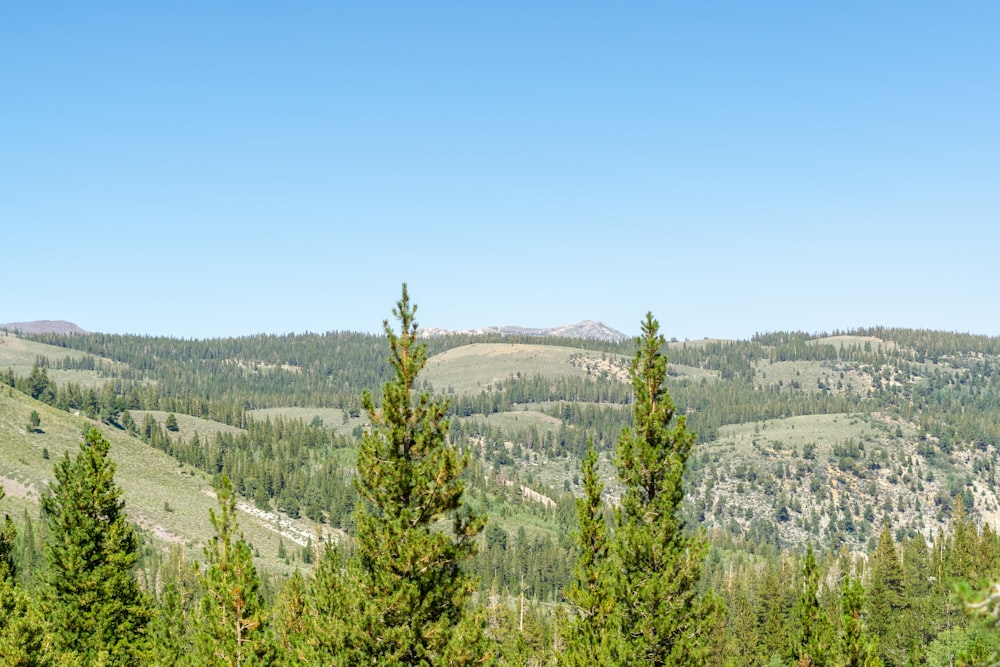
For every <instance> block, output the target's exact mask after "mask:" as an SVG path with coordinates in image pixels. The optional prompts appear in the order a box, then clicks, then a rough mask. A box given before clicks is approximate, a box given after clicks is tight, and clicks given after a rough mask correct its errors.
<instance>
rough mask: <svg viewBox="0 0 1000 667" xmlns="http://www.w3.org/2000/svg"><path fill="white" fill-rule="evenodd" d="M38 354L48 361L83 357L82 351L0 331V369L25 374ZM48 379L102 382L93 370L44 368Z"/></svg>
mask: <svg viewBox="0 0 1000 667" xmlns="http://www.w3.org/2000/svg"><path fill="white" fill-rule="evenodd" d="M39 356H45V357H48V358H49V360H50V361H52V360H56V359H65V358H66V357H69V358H71V359H80V358H81V357H84V356H86V355H84V353H83V352H79V351H77V350H70V349H67V348H64V347H56V346H54V345H45V344H44V343H36V342H34V341H30V340H22V339H21V338H18V337H17V336H14V335H13V334H5V333H3V332H2V331H0V370H7V369H8V368H9V369H11V370H12V371H14V373H15V374H17V375H20V376H21V377H25V376H27V375H28V374H29V373H30V372H31V367H32V366H33V365H34V364H35V361H36V360H37V359H38V357H39ZM46 374H47V375H48V376H49V379H50V380H54V381H55V382H58V383H59V384H63V383H65V382H75V383H77V384H79V385H80V386H82V387H96V386H99V385H100V384H101V383H103V382H104V379H103V378H101V377H100V376H99V375H98V374H97V373H96V372H95V371H74V370H65V371H64V370H54V369H48V370H46Z"/></svg>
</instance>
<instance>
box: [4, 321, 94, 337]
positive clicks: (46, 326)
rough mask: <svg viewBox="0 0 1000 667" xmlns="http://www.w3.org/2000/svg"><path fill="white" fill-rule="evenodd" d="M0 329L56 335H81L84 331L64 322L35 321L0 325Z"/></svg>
mask: <svg viewBox="0 0 1000 667" xmlns="http://www.w3.org/2000/svg"><path fill="white" fill-rule="evenodd" d="M0 329H6V330H7V331H20V332H21V333H29V334H39V333H57V334H83V333H87V332H86V331H85V330H83V329H81V328H80V327H78V326H76V325H75V324H73V323H72V322H67V321H66V320H35V321H34V322H11V323H10V324H0Z"/></svg>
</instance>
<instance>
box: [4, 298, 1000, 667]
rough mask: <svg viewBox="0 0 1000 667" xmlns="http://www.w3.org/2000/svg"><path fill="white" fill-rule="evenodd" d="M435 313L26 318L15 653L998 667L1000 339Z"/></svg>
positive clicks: (201, 661) (19, 347)
mask: <svg viewBox="0 0 1000 667" xmlns="http://www.w3.org/2000/svg"><path fill="white" fill-rule="evenodd" d="M420 314H421V315H422V313H420ZM417 315H418V309H417V306H416V305H415V303H414V302H413V301H412V300H411V298H410V295H409V293H408V290H407V287H406V285H404V286H403V289H402V295H401V296H400V298H399V300H398V301H397V302H396V304H395V306H394V307H393V308H392V309H391V316H390V317H388V318H387V320H386V322H385V323H384V330H383V333H382V334H379V335H374V334H363V333H351V332H330V333H325V334H310V333H306V334H287V335H255V336H247V337H240V338H220V339H209V340H186V339H175V338H168V337H151V336H136V335H114V334H99V333H74V334H54V333H36V334H27V333H22V332H16V331H4V332H3V333H2V335H0V389H2V392H0V481H2V482H3V485H2V486H0V515H2V516H4V519H3V521H2V523H0V609H2V611H0V664H3V665H51V666H61V665H79V666H87V665H156V666H159V665H163V666H167V665H191V666H194V665H228V666H231V665H247V666H249V665H276V666H286V665H287V666H292V665H303V666H305V665H344V666H348V665H423V666H427V667H432V666H435V667H436V666H447V665H539V666H541V665H574V666H583V665H602V666H603V665H630V666H631V665H637V666H643V665H650V666H652V665H692V666H694V665H697V666H702V665H705V666H709V665H711V666H733V667H738V666H739V667H742V666H747V667H755V666H759V667H765V666H766V667H778V666H789V667H790V666H799V667H820V666H829V667H849V666H850V667H861V666H866V667H875V666H885V667H910V666H918V665H927V666H935V667H943V666H945V665H949V666H950V665H984V666H985V665H996V664H1000V630H998V626H1000V583H998V582H1000V533H998V532H997V529H998V528H997V527H998V523H997V522H998V520H1000V496H998V487H997V483H998V480H997V474H996V467H997V465H998V464H1000V455H998V453H1000V449H998V448H1000V338H991V337H986V336H975V335H971V334H958V333H951V332H940V331H928V330H912V329H896V328H882V327H872V328H865V329H852V330H844V331H833V332H825V333H821V334H807V333H803V332H795V331H789V332H768V333H762V334H758V335H756V336H754V337H753V338H751V339H749V340H710V339H706V340H697V341H679V340H675V339H671V338H669V322H665V323H661V322H660V321H659V320H658V319H657V318H656V317H655V316H654V314H652V313H647V314H646V315H645V316H643V317H641V319H640V317H639V316H640V315H641V314H637V321H640V322H641V334H640V335H639V336H638V337H637V338H635V339H631V340H627V341H625V342H616V341H613V340H601V339H595V338H565V337H536V336H531V335H528V334H517V333H512V334H500V333H492V334H460V333H453V334H448V335H439V336H424V335H423V334H422V330H421V328H420V326H419V324H418V317H417Z"/></svg>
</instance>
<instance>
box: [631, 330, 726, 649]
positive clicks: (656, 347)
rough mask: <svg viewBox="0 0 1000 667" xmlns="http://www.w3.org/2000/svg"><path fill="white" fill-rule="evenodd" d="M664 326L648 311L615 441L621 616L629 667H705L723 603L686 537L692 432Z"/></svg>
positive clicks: (699, 542) (698, 549)
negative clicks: (678, 398) (678, 406)
mask: <svg viewBox="0 0 1000 667" xmlns="http://www.w3.org/2000/svg"><path fill="white" fill-rule="evenodd" d="M665 342H666V341H665V340H664V338H663V336H662V335H660V333H659V323H658V322H657V321H656V320H655V319H653V315H652V314H651V313H647V315H646V320H645V321H644V322H643V324H642V335H641V336H640V337H639V340H638V347H639V349H638V351H637V352H636V356H635V358H634V360H633V362H632V365H631V368H630V375H631V378H632V388H633V392H634V397H633V406H632V414H633V425H632V427H631V428H626V429H625V430H624V431H623V432H622V435H621V438H620V439H619V441H618V449H617V452H616V461H615V463H616V465H617V467H618V476H619V478H620V479H621V482H622V484H623V486H624V487H625V494H624V497H623V498H622V501H621V505H620V507H619V508H618V511H617V512H616V518H617V524H618V529H617V533H616V535H615V558H616V563H617V565H618V571H619V577H618V582H617V586H616V588H617V594H616V597H617V613H618V614H619V615H620V616H619V621H618V622H619V623H620V627H621V628H622V629H623V632H624V635H625V636H624V638H625V644H626V645H627V647H628V650H629V652H630V654H631V655H630V656H629V657H628V659H627V662H628V664H631V665H700V664H703V663H704V657H705V650H704V645H705V639H706V635H707V634H708V633H709V632H710V631H711V628H712V625H713V622H714V615H715V614H716V613H717V611H718V603H717V602H716V601H715V600H714V599H712V598H708V597H703V596H701V595H700V594H699V593H698V588H697V587H698V582H699V579H700V578H701V564H702V561H703V560H704V557H705V555H706V553H707V549H708V547H707V542H706V540H705V539H704V537H703V536H700V535H699V536H692V535H689V534H688V533H687V532H686V531H685V525H684V521H683V519H682V518H681V513H680V509H681V502H682V500H683V498H684V488H683V477H684V469H685V466H686V464H687V460H688V457H689V455H690V454H691V448H692V446H693V445H694V440H695V434H694V433H692V432H689V431H688V430H687V426H686V424H685V419H684V417H683V416H677V417H676V419H675V415H674V403H673V400H672V399H671V397H670V394H669V393H668V391H667V388H666V381H667V358H666V356H664V355H663V354H662V352H661V349H662V348H663V347H664V345H665Z"/></svg>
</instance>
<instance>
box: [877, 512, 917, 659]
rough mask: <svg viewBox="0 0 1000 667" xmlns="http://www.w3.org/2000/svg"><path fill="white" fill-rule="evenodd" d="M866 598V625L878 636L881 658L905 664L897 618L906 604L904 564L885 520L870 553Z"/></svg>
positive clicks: (905, 640)
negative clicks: (867, 604)
mask: <svg viewBox="0 0 1000 667" xmlns="http://www.w3.org/2000/svg"><path fill="white" fill-rule="evenodd" d="M869 600H870V605H869V606H870V609H871V614H870V616H869V627H870V628H871V631H872V633H873V634H874V635H876V636H877V637H878V643H879V655H880V656H881V658H882V661H883V662H884V663H885V664H886V665H890V666H892V665H904V664H906V659H907V655H908V654H909V648H910V642H909V640H908V638H907V637H905V636H903V634H902V632H900V621H901V619H903V618H904V617H905V616H906V608H907V600H906V596H905V591H904V587H903V567H902V565H901V564H900V562H899V554H898V553H897V552H896V544H895V542H893V539H892V533H891V532H890V531H889V526H888V524H883V525H882V531H881V532H880V533H879V536H878V542H877V543H876V545H875V552H874V553H873V554H872V557H871V578H870V583H869Z"/></svg>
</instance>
